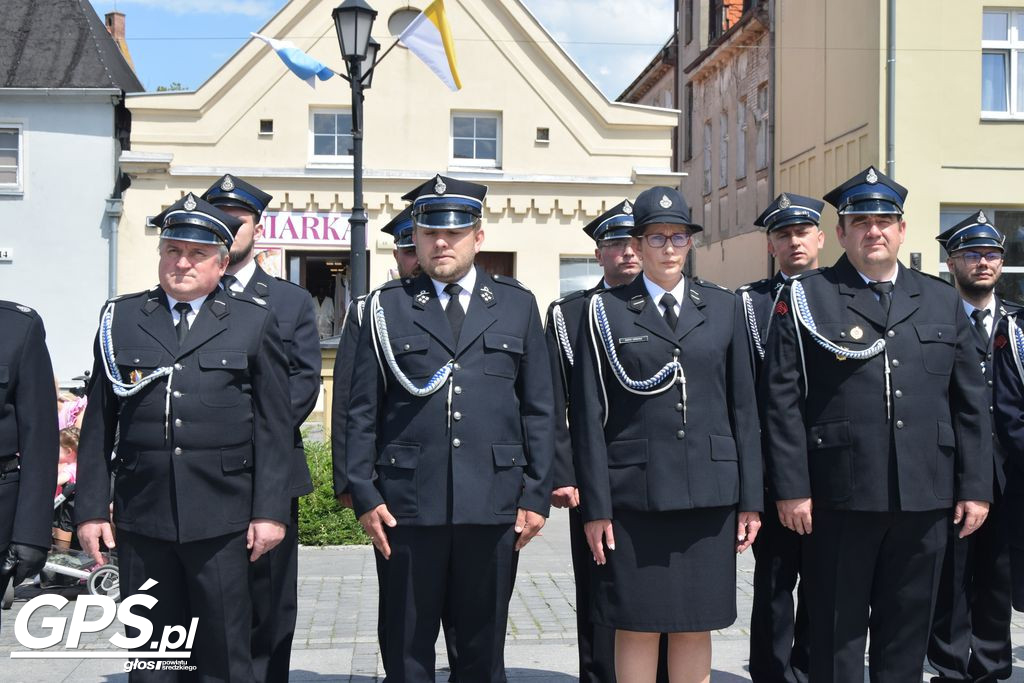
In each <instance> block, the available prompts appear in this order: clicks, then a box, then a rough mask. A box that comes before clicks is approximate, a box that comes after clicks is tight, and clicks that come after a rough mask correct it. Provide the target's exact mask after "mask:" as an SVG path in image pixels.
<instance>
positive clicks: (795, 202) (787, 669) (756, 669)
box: [737, 193, 825, 683]
mask: <svg viewBox="0 0 1024 683" xmlns="http://www.w3.org/2000/svg"><path fill="white" fill-rule="evenodd" d="M824 205H825V204H824V202H821V201H819V200H817V199H812V198H811V197H803V196H801V195H798V194H793V193H783V194H780V195H779V196H778V197H776V198H775V201H773V202H772V203H771V204H769V205H768V208H767V209H765V210H764V212H763V213H762V214H761V215H760V216H758V217H757V220H755V221H754V225H756V226H758V227H762V228H764V229H765V233H766V235H767V240H768V253H769V254H771V255H772V256H773V257H774V259H775V262H776V264H777V265H778V267H779V271H778V272H777V273H775V275H774V277H771V278H766V279H764V280H758V281H757V282H752V283H750V284H749V285H744V286H743V287H740V288H739V289H738V290H737V294H739V295H740V298H741V299H742V301H743V311H744V314H745V317H746V321H747V330H748V332H749V333H750V343H751V346H752V347H753V349H754V376H755V379H757V378H759V377H760V374H761V364H762V362H763V361H764V348H765V345H766V344H767V343H768V337H769V333H770V332H771V321H772V309H773V308H775V305H776V304H777V303H778V302H779V296H780V295H781V293H782V286H783V285H784V284H785V283H786V280H788V279H789V278H790V277H792V276H794V275H796V274H798V273H803V272H806V271H808V270H813V269H815V268H817V267H818V252H819V250H820V249H821V248H822V246H824V244H825V233H823V232H822V231H821V229H820V228H819V227H818V225H819V223H820V222H821V209H822V207H823V206H824ZM759 405H763V403H759ZM766 493H767V494H768V495H767V498H766V500H765V511H766V513H765V515H763V516H762V518H761V530H760V531H759V532H758V534H757V542H756V543H754V548H753V550H754V557H755V558H756V564H755V565H754V603H753V607H752V609H751V612H750V678H751V680H753V681H754V683H760V682H762V681H763V682H764V683H805V682H806V681H807V661H808V657H809V656H810V655H809V651H808V644H807V638H808V636H809V634H808V633H807V604H806V603H805V602H804V601H803V600H802V599H801V598H800V596H801V595H802V594H803V586H802V585H800V586H799V587H798V585H797V579H798V578H799V575H800V536H799V535H798V534H795V533H793V532H792V531H790V530H789V529H787V528H785V527H784V526H782V524H781V523H780V522H779V518H778V515H777V514H776V512H775V501H774V500H772V499H771V493H770V492H768V491H766ZM794 589H796V590H797V598H798V599H797V601H796V604H794V601H793V590H794ZM794 608H795V609H794ZM794 614H795V616H794Z"/></svg>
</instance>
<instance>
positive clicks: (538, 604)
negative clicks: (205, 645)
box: [0, 511, 1024, 683]
mask: <svg viewBox="0 0 1024 683" xmlns="http://www.w3.org/2000/svg"><path fill="white" fill-rule="evenodd" d="M565 515H566V513H565V512H564V511H555V512H554V514H553V515H552V518H551V520H549V522H548V525H547V526H546V527H545V529H544V532H543V536H540V537H538V538H536V539H535V540H534V541H533V542H532V543H531V544H530V545H529V546H528V547H527V548H526V549H525V550H524V551H523V557H522V560H521V563H520V566H519V576H518V581H517V583H516V590H515V595H514V597H513V600H512V604H511V607H510V612H509V627H508V639H507V641H506V663H507V665H508V673H509V681H511V682H512V683H516V682H522V683H568V682H569V681H576V680H577V673H578V670H577V659H576V644H575V643H576V625H575V592H574V588H573V579H572V567H571V565H570V562H569V554H568V543H569V540H568V530H567V524H566V517H565ZM299 573H300V577H299V617H298V624H297V628H296V633H295V642H294V650H293V653H292V675H291V680H293V681H316V682H327V681H332V682H333V681H339V682H343V683H377V682H378V681H382V680H383V668H382V667H381V664H380V661H379V658H378V656H377V643H376V611H377V581H376V574H375V570H374V561H373V555H372V553H371V552H370V549H369V548H366V547H332V548H303V549H302V551H301V554H300V560H299ZM752 579H753V557H752V556H751V554H750V553H749V552H748V553H746V554H744V555H743V556H741V557H740V560H739V563H738V577H737V607H738V613H739V615H740V618H739V619H738V620H737V622H736V623H735V624H734V625H733V626H731V627H730V628H728V629H724V630H722V631H717V632H715V634H714V657H713V666H714V672H713V674H712V680H713V681H716V682H718V681H721V682H723V683H731V682H733V681H746V680H749V677H748V676H747V674H746V670H745V667H746V660H747V635H748V619H749V615H750V603H751V596H752V590H753V589H752V585H751V581H752ZM49 592H53V591H49ZM38 593H39V591H38V589H34V588H30V587H28V586H25V587H22V588H19V589H18V592H17V598H18V599H17V600H16V602H15V604H14V607H13V609H11V610H10V611H8V612H4V613H3V615H2V617H0V620H2V623H3V626H2V629H0V656H2V657H3V658H4V659H5V660H6V661H4V662H3V664H2V665H0V672H2V673H0V681H3V682H4V683H7V682H12V683H13V682H15V681H47V682H50V681H61V680H65V681H75V682H76V683H92V682H95V681H107V682H113V681H117V682H122V681H126V680H127V675H126V674H124V673H123V671H124V669H123V664H124V662H123V661H122V660H82V659H70V660H24V659H16V660H10V659H7V656H8V654H9V653H10V652H11V651H12V650H21V649H24V648H22V647H21V646H20V645H18V643H17V641H16V640H15V637H14V621H15V619H16V617H17V614H18V612H19V611H20V610H21V608H22V607H23V606H24V605H25V601H26V600H27V599H29V598H31V597H32V596H34V595H37V594H38ZM65 594H66V595H68V597H73V596H74V591H73V590H72V591H69V592H66V593H65ZM53 614H54V611H53V610H48V609H41V610H39V611H37V613H36V614H35V615H34V616H33V619H32V625H31V626H30V629H31V631H32V632H33V633H36V634H37V635H39V634H42V633H43V632H44V631H42V630H40V629H39V627H38V625H39V624H40V620H41V619H42V618H43V617H45V616H47V615H53ZM90 618H92V612H90ZM113 633H114V629H113V627H111V628H108V629H106V630H105V631H101V632H99V633H90V634H85V635H83V636H82V643H83V645H84V648H85V649H87V650H97V649H111V647H110V645H109V643H108V639H109V638H110V636H111V635H113ZM1013 640H1014V644H1015V648H1014V654H1015V667H1014V674H1013V678H1012V679H1011V680H1013V681H1020V682H1024V662H1022V661H1021V659H1022V658H1024V615H1021V614H1019V613H1016V612H1015V613H1014V621H1013ZM437 653H438V660H437V666H438V669H439V673H438V677H437V680H438V681H446V680H447V672H446V671H445V670H444V667H445V666H446V665H447V661H446V658H445V652H444V646H443V641H441V640H439V642H438V647H437ZM923 680H928V676H927V673H926V675H925V677H924V678H923Z"/></svg>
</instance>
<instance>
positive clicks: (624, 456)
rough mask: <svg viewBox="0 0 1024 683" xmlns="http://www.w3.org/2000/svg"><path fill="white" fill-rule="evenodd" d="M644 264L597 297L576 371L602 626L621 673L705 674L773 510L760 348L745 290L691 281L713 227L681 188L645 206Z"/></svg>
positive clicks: (626, 678)
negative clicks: (765, 476) (766, 491)
mask: <svg viewBox="0 0 1024 683" xmlns="http://www.w3.org/2000/svg"><path fill="white" fill-rule="evenodd" d="M633 210H634V219H635V227H634V230H633V249H634V250H635V251H637V253H639V254H640V256H641V259H642V261H643V274H642V276H641V277H638V278H636V279H635V280H634V281H633V282H632V283H631V284H629V285H624V286H621V287H616V288H614V289H611V290H607V291H603V292H597V293H595V294H594V295H593V296H592V297H591V299H590V301H589V304H588V307H587V315H585V316H584V319H583V321H582V329H581V330H580V336H579V339H580V345H579V346H580V351H579V356H580V360H579V361H578V362H577V363H576V364H575V365H574V366H573V378H572V382H573V388H572V392H573V395H574V396H578V397H581V400H576V401H574V402H573V403H572V405H571V407H570V410H571V419H570V424H571V429H572V441H573V453H574V459H575V467H576V471H577V473H578V478H579V483H580V497H581V505H582V509H583V516H584V521H585V522H586V524H585V530H586V536H587V542H588V544H589V545H590V549H591V551H592V552H593V555H594V560H595V563H596V565H595V567H594V573H595V576H594V601H593V619H594V621H595V622H597V623H600V624H604V625H607V626H610V627H612V628H614V629H616V639H615V670H616V677H617V679H618V681H619V683H648V682H653V681H654V680H655V675H656V670H657V659H658V639H659V634H660V633H668V634H669V679H670V680H671V681H672V682H673V683H677V682H679V681H683V682H687V683H688V682H690V681H707V680H709V679H710V675H711V635H710V631H712V630H715V629H720V628H724V627H726V626H728V625H729V624H731V623H733V622H734V621H735V620H736V556H735V553H736V552H737V551H738V552H743V551H744V550H746V549H747V548H748V547H749V546H750V544H751V543H753V541H754V537H755V536H756V535H757V530H758V528H759V527H760V519H759V515H758V512H757V511H759V510H760V509H761V505H762V479H761V451H760V437H759V434H758V422H757V407H756V401H755V394H754V380H753V373H752V370H751V361H750V359H751V356H750V353H751V350H750V346H749V341H748V338H747V334H746V328H745V327H744V322H743V313H742V305H741V302H740V299H739V298H738V297H736V296H735V295H734V294H733V293H732V292H730V291H729V290H726V289H724V288H722V287H718V286H717V285H713V284H710V283H707V282H702V281H701V280H699V279H690V278H687V277H684V276H683V273H682V269H683V265H684V263H685V262H686V256H687V254H688V253H689V250H690V246H691V244H692V239H693V235H694V234H695V233H696V232H699V231H700V230H701V227H700V226H699V225H696V224H694V223H693V222H692V221H691V220H690V211H689V208H688V207H687V205H686V202H685V201H684V200H683V198H682V196H680V195H679V193H678V192H676V191H675V190H673V189H671V188H667V187H655V188H653V189H650V190H647V191H645V192H643V193H641V194H640V196H639V197H637V199H636V202H635V203H634V209H633Z"/></svg>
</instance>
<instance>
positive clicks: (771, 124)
mask: <svg viewBox="0 0 1024 683" xmlns="http://www.w3.org/2000/svg"><path fill="white" fill-rule="evenodd" d="M775 1H776V0H769V2H768V150H767V151H768V169H769V171H770V172H769V173H768V201H772V200H773V199H774V198H775V60H776V56H775ZM774 275H775V257H774V256H772V255H771V254H769V255H768V277H769V278H771V277H773V276H774Z"/></svg>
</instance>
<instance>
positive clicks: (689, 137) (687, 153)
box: [683, 83, 693, 161]
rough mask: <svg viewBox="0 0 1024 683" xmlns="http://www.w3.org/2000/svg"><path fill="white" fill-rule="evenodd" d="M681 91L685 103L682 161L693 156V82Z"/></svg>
mask: <svg viewBox="0 0 1024 683" xmlns="http://www.w3.org/2000/svg"><path fill="white" fill-rule="evenodd" d="M683 92H684V95H683V97H684V99H685V102H684V104H685V105H686V118H685V119H683V161H689V160H690V159H692V158H693V83H687V84H686V90H684V91H683Z"/></svg>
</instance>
